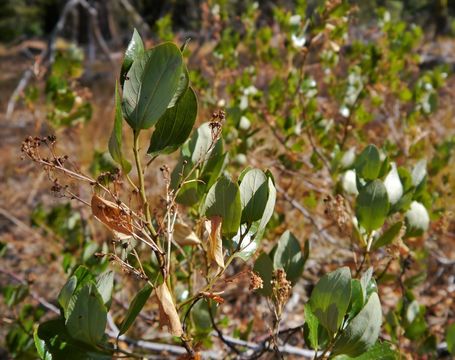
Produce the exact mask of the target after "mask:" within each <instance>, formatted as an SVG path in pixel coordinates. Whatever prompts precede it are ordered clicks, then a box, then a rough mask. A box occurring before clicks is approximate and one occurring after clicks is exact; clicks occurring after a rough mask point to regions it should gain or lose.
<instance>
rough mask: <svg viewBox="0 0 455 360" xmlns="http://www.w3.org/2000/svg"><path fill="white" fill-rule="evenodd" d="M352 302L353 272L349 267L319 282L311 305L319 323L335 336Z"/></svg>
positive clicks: (311, 299) (312, 296) (326, 276)
mask: <svg viewBox="0 0 455 360" xmlns="http://www.w3.org/2000/svg"><path fill="white" fill-rule="evenodd" d="M350 300H351V272H350V271H349V268H348V267H342V268H340V269H337V270H336V271H333V272H331V273H328V274H326V275H324V276H323V277H322V278H321V279H320V280H319V282H318V283H317V284H316V286H315V288H314V290H313V292H312V293H311V297H310V300H309V304H310V306H311V309H312V310H313V313H314V315H315V316H316V317H317V318H318V320H319V323H320V324H321V325H322V326H324V327H325V328H326V329H327V330H328V331H329V332H330V333H331V334H334V333H336V332H337V331H338V329H339V328H340V326H341V323H342V322H343V318H344V315H345V314H346V311H347V309H348V307H349V303H350Z"/></svg>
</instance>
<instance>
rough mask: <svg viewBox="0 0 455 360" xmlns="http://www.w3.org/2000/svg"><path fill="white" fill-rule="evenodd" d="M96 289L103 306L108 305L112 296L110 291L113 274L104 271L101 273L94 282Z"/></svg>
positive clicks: (112, 287) (112, 284)
mask: <svg viewBox="0 0 455 360" xmlns="http://www.w3.org/2000/svg"><path fill="white" fill-rule="evenodd" d="M96 288H97V290H98V292H99V294H100V295H101V298H102V299H103V302H104V304H107V303H109V301H110V300H111V296H112V290H113V289H114V272H113V271H106V272H104V273H102V274H101V275H100V276H99V277H98V279H97V281H96Z"/></svg>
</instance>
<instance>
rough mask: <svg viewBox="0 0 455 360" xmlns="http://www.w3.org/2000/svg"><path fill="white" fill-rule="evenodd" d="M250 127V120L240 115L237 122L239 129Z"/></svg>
mask: <svg viewBox="0 0 455 360" xmlns="http://www.w3.org/2000/svg"><path fill="white" fill-rule="evenodd" d="M250 127H251V121H250V120H249V119H248V118H247V117H246V116H242V117H241V118H240V123H239V128H240V129H241V130H245V131H246V130H248V129H249V128H250Z"/></svg>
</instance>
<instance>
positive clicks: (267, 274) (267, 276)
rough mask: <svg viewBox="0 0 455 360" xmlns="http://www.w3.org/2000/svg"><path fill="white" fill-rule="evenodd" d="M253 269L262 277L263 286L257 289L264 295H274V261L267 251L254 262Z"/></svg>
mask: <svg viewBox="0 0 455 360" xmlns="http://www.w3.org/2000/svg"><path fill="white" fill-rule="evenodd" d="M253 270H254V271H255V272H257V273H258V274H259V276H260V277H261V279H262V288H261V289H257V290H256V291H257V292H258V293H259V294H262V295H264V296H270V295H272V283H271V282H272V276H273V262H272V259H270V256H268V255H267V254H266V253H262V254H261V255H259V257H258V258H257V260H256V262H255V263H254V267H253Z"/></svg>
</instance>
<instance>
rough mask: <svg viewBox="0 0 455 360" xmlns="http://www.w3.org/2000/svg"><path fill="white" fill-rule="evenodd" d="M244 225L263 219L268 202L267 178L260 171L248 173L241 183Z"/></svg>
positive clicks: (254, 170)
mask: <svg viewBox="0 0 455 360" xmlns="http://www.w3.org/2000/svg"><path fill="white" fill-rule="evenodd" d="M240 200H241V202H242V223H244V222H247V223H252V222H253V221H256V220H259V219H261V217H262V215H263V213H264V210H265V206H266V204H267V200H268V184H267V176H266V175H265V174H264V172H263V171H261V170H259V169H251V170H250V171H248V172H247V173H246V174H245V176H244V177H243V179H242V182H241V183H240Z"/></svg>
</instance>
